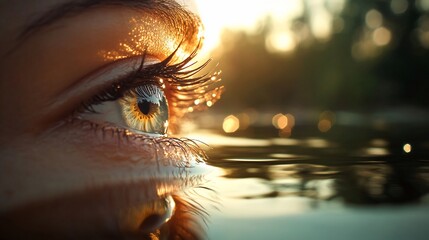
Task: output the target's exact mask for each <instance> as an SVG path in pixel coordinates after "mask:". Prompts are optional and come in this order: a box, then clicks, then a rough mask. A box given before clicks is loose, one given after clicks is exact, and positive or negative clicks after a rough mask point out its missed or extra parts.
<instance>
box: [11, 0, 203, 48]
mask: <svg viewBox="0 0 429 240" xmlns="http://www.w3.org/2000/svg"><path fill="white" fill-rule="evenodd" d="M99 6H118V7H127V8H131V9H135V10H146V11H147V10H150V11H152V12H154V13H156V14H159V15H160V16H162V17H166V18H167V20H168V22H169V23H170V24H172V25H173V26H175V27H176V28H178V29H187V32H186V36H184V38H187V39H191V38H192V36H195V34H197V33H198V31H199V27H200V26H201V22H200V20H199V18H198V17H197V16H196V15H195V14H193V13H191V12H189V11H188V10H186V9H184V8H183V7H182V6H181V5H180V4H179V3H177V2H176V1H174V0H77V1H70V2H66V3H63V4H61V5H58V6H55V7H53V8H51V9H49V10H47V11H46V12H45V13H43V14H41V15H40V16H38V17H37V18H35V19H34V20H33V21H30V22H29V24H27V26H26V27H24V30H23V31H22V32H21V34H20V35H19V36H18V40H19V41H24V40H25V39H27V38H28V37H30V36H31V35H32V34H34V33H36V32H38V31H40V30H41V29H43V28H44V27H47V26H49V25H52V24H53V23H55V22H56V21H58V20H60V19H63V18H67V17H72V16H75V15H78V14H80V13H82V12H84V11H86V10H88V9H92V8H95V7H99Z"/></svg>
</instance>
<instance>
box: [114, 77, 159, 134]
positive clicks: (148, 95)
mask: <svg viewBox="0 0 429 240" xmlns="http://www.w3.org/2000/svg"><path fill="white" fill-rule="evenodd" d="M120 103H121V106H122V114H123V117H124V120H125V122H126V123H127V125H128V126H129V127H131V128H132V129H135V130H138V131H143V132H147V133H160V134H164V133H166V131H167V127H168V103H167V99H166V97H165V94H164V92H163V90H162V89H161V88H160V87H158V86H156V85H154V84H147V85H143V86H139V87H137V88H136V89H135V90H134V91H133V93H131V94H130V96H126V97H124V98H123V99H122V100H121V101H120Z"/></svg>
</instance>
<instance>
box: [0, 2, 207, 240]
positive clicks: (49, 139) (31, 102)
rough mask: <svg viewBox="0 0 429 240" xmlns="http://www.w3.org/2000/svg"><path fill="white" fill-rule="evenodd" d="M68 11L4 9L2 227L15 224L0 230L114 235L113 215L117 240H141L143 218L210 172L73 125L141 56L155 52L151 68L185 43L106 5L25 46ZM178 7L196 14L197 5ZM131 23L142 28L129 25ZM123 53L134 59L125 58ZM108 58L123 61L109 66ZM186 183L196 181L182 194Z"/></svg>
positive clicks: (139, 13) (2, 5)
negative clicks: (135, 34)
mask: <svg viewBox="0 0 429 240" xmlns="http://www.w3.org/2000/svg"><path fill="white" fill-rule="evenodd" d="M69 1H70V0H57V1H48V0H43V1H31V0H15V1H2V2H0V35H1V36H2V38H1V39H0V41H1V44H0V56H2V57H1V59H0V79H1V82H0V84H1V85H0V90H1V92H2V94H0V98H1V99H0V116H1V119H0V146H1V149H0V156H1V159H0V171H1V172H0V199H2V201H1V202H0V216H2V217H0V222H1V223H2V224H5V223H8V225H6V226H7V227H6V228H5V229H1V230H2V231H6V229H7V231H6V232H8V234H11V235H13V234H14V233H17V232H18V231H21V230H28V232H29V234H30V235H31V236H34V235H33V234H34V231H36V230H37V231H40V229H45V231H44V234H48V235H52V234H53V235H55V236H60V235H61V234H62V233H64V232H68V233H70V232H73V229H76V228H78V229H82V228H80V227H82V226H94V228H93V229H92V230H82V234H84V233H85V234H86V233H88V232H94V233H95V232H98V231H112V230H111V229H112V222H108V221H107V220H106V219H108V218H106V214H107V215H108V216H110V217H112V216H113V219H115V220H114V222H115V224H113V225H114V226H115V227H114V228H115V231H118V232H127V233H128V234H131V236H134V235H133V234H132V232H133V231H136V229H138V228H139V227H141V226H140V223H141V222H142V221H143V220H144V219H145V217H147V216H148V215H150V214H151V213H152V212H160V211H161V212H162V211H163V207H159V206H158V207H154V204H153V202H154V201H159V199H160V196H164V195H169V194H171V192H173V191H177V190H180V189H183V188H186V187H189V186H190V185H194V184H197V182H200V181H201V177H200V176H201V171H200V170H201V169H204V168H205V167H204V166H201V164H198V163H197V161H193V160H192V159H194V160H196V158H197V157H198V156H197V155H195V156H194V155H193V153H191V154H190V155H187V156H185V155H183V154H180V153H177V154H173V153H174V152H177V149H175V148H172V147H169V146H166V145H162V144H158V147H160V148H161V149H164V150H163V151H162V153H161V154H156V153H155V147H154V146H153V144H151V143H153V142H150V141H147V140H145V137H144V136H143V137H142V136H141V134H133V135H132V136H131V137H127V138H125V137H123V136H122V135H123V134H122V135H121V134H118V133H117V131H116V130H115V128H116V127H115V123H113V124H110V125H109V126H108V128H107V130H100V129H97V128H96V129H94V128H93V127H92V126H91V124H90V122H88V121H79V120H77V121H76V120H70V115H73V112H75V111H76V109H78V108H79V107H80V104H81V103H82V101H85V100H87V99H88V98H91V96H93V95H95V94H97V92H99V91H100V89H103V88H104V87H105V86H108V85H109V84H112V81H113V79H114V78H115V77H118V76H119V77H120V76H124V75H126V74H127V73H129V72H130V71H132V70H133V69H136V68H137V67H139V64H140V62H139V61H138V60H139V59H140V58H138V56H139V55H141V54H142V51H141V49H140V50H138V49H139V47H141V46H145V47H146V48H147V50H148V52H147V55H148V56H147V59H148V61H147V62H146V63H145V64H147V63H148V62H149V63H150V62H158V61H161V60H163V59H164V58H166V57H167V56H169V55H170V54H171V53H172V52H173V51H174V50H175V48H176V47H175V48H166V47H163V46H165V45H166V44H165V43H164V42H163V41H167V40H169V41H170V42H171V41H172V42H173V43H180V41H181V39H178V35H177V32H174V31H171V30H166V31H164V32H160V31H161V30H160V29H163V28H162V26H163V24H165V23H163V22H162V21H160V22H159V24H160V25H153V24H147V23H151V21H154V20H156V19H157V17H158V15H157V14H154V13H152V12H150V11H144V10H136V9H132V8H129V7H126V6H109V5H106V6H97V7H94V8H90V9H85V10H82V11H81V12H80V13H78V14H73V15H70V16H66V17H63V18H60V19H57V20H56V21H55V22H53V23H52V24H49V25H47V26H44V27H41V28H40V29H37V31H34V32H31V34H30V35H28V36H25V37H24V38H21V37H20V36H21V35H20V34H21V33H22V31H23V30H24V29H25V27H26V26H27V24H28V21H29V19H34V16H38V15H39V14H41V13H44V12H46V11H48V10H49V9H52V8H53V7H54V6H55V4H60V3H63V2H69ZM180 4H181V5H182V6H185V7H187V10H186V11H189V12H191V11H192V10H191V9H189V8H188V7H189V6H193V5H194V4H192V3H191V2H189V1H180ZM132 19H139V21H138V22H137V23H135V22H134V24H131V22H132V21H131V20H132ZM136 25H142V26H144V27H143V30H141V29H140V30H141V32H142V33H141V34H142V36H143V38H142V39H143V42H142V41H135V40H133V39H131V36H130V32H132V31H133V29H135V28H136ZM198 25H199V23H198V22H194V23H193V27H194V28H198ZM165 29H169V28H168V27H166V28H165ZM166 32H167V33H168V34H165V33H166ZM194 32H195V34H194V35H192V36H188V37H187V39H188V41H186V42H185V43H184V44H183V45H182V48H183V49H181V51H182V52H187V51H188V50H189V49H195V48H196V47H197V45H198V41H197V40H198V36H197V32H198V29H194ZM147 36H152V38H148V37H147ZM153 36H155V37H156V38H154V37H153ZM156 39H157V40H156ZM159 39H161V41H159ZM121 43H128V44H131V46H132V47H133V48H134V49H136V51H126V50H124V48H123V46H122V45H121ZM173 45H175V46H177V44H173ZM106 52H110V53H116V55H121V57H120V58H118V59H113V58H109V57H108V56H106V54H105V53H106ZM103 53H104V54H103ZM176 60H177V61H179V60H180V56H179V57H178V59H176ZM185 158H186V161H189V159H191V160H190V161H189V162H187V166H188V167H178V165H181V164H180V163H181V161H185ZM189 166H192V167H189ZM172 173H173V174H172ZM185 179H187V180H191V181H187V185H184V184H183V182H185V181H184V180H185ZM118 189H121V191H119V193H118ZM136 189H146V190H145V191H136ZM106 196H108V197H106ZM106 199H110V200H111V199H115V200H114V201H113V202H112V201H110V200H106ZM130 199H131V200H130ZM157 199H158V200H157ZM155 205H156V204H155ZM93 206H98V207H97V208H98V209H99V211H96V212H97V213H98V215H97V214H92V213H93V212H94V207H93ZM112 206H113V207H112ZM124 208H126V209H129V210H127V211H124V210H123V209H124ZM64 209H66V210H64ZM67 209H69V210H67ZM100 209H103V211H101V210H100ZM130 209H131V210H130ZM160 209H161V210H160ZM104 210H105V211H106V212H104ZM164 210H165V209H164ZM47 212H50V213H47ZM100 212H103V213H102V214H100ZM138 212H146V214H137V213H138ZM164 212H165V211H164ZM53 213H55V214H53ZM161 215H162V214H161ZM89 216H91V217H89ZM83 218H85V219H90V220H88V221H89V222H86V221H83V222H82V221H81V219H83ZM64 219H72V221H70V222H68V221H64ZM71 222H73V224H70V223H71ZM93 222H97V224H94V223H93ZM31 226H33V227H31ZM53 226H54V227H53ZM151 227H153V226H151ZM151 227H148V229H150V228H151ZM11 229H12V230H11ZM35 229H36V230H35ZM46 229H47V230H46ZM52 229H57V231H56V232H55V233H52V232H51V231H50V230H52ZM94 229H95V230H94ZM112 234H113V233H112ZM115 234H116V233H115ZM115 234H113V235H112V236H115ZM24 236H25V234H24ZM42 236H45V235H42ZM51 237H52V236H51Z"/></svg>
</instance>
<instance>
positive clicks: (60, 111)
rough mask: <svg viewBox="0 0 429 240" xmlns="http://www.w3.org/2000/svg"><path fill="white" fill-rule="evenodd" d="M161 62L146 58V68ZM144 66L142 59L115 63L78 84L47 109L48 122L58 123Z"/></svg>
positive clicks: (135, 58) (128, 59) (60, 95)
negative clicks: (85, 100) (107, 88)
mask: <svg viewBox="0 0 429 240" xmlns="http://www.w3.org/2000/svg"><path fill="white" fill-rule="evenodd" d="M158 62H160V61H159V60H158V59H157V58H153V57H151V56H147V57H145V60H144V63H143V64H144V66H145V65H151V64H155V63H158ZM141 66H142V58H141V56H140V57H131V58H127V59H121V60H118V61H115V62H113V63H111V64H108V65H107V66H105V67H103V68H101V69H98V70H96V71H95V72H93V73H91V74H89V75H88V76H87V77H84V78H83V79H82V80H80V81H78V82H76V83H75V84H74V85H73V86H71V87H70V88H68V89H67V90H66V91H64V92H62V93H60V94H58V95H57V96H56V97H55V98H54V99H53V100H52V101H51V104H49V105H48V106H46V107H45V109H44V110H45V115H46V116H48V117H47V118H46V119H47V122H48V123H49V122H56V121H58V120H59V119H64V118H65V117H66V115H70V114H72V113H73V112H74V111H75V110H76V108H78V107H79V106H80V105H81V104H82V101H83V100H84V99H90V98H91V97H92V96H94V95H96V94H98V93H99V92H100V91H102V90H104V89H105V88H106V87H109V86H111V85H112V84H114V83H115V82H118V81H121V80H122V79H124V78H126V77H127V76H130V75H131V74H133V73H134V72H136V71H137V70H138V69H139V68H140V67H141Z"/></svg>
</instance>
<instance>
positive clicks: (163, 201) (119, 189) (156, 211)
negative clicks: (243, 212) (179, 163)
mask: <svg viewBox="0 0 429 240" xmlns="http://www.w3.org/2000/svg"><path fill="white" fill-rule="evenodd" d="M205 182H207V180H206V179H205V178H203V177H202V176H194V177H191V178H188V179H186V180H184V179H181V180H177V179H176V180H171V181H170V180H169V181H165V180H163V181H161V180H159V179H158V180H155V179H153V180H150V181H147V182H138V183H137V182H135V183H129V184H120V185H116V186H105V187H102V188H95V189H86V190H82V191H80V192H77V193H70V194H67V195H64V196H62V197H58V198H55V199H49V200H45V201H39V202H36V203H31V204H28V205H26V206H22V207H20V208H17V209H14V210H11V211H9V212H2V215H1V217H0V226H1V227H0V230H1V233H2V237H1V238H2V239H3V238H6V239H9V238H10V239H152V240H153V239H205V231H206V225H205V222H206V218H207V213H206V209H205V207H210V206H207V204H206V205H203V204H201V203H199V200H195V198H197V199H201V198H203V196H205V195H206V194H205V192H207V191H209V192H210V193H211V194H212V192H211V190H210V189H209V188H206V187H204V185H203V183H205ZM195 189H199V191H197V190H195ZM196 192H198V194H196ZM159 193H163V194H159ZM205 199H208V198H207V196H206V197H205Z"/></svg>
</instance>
